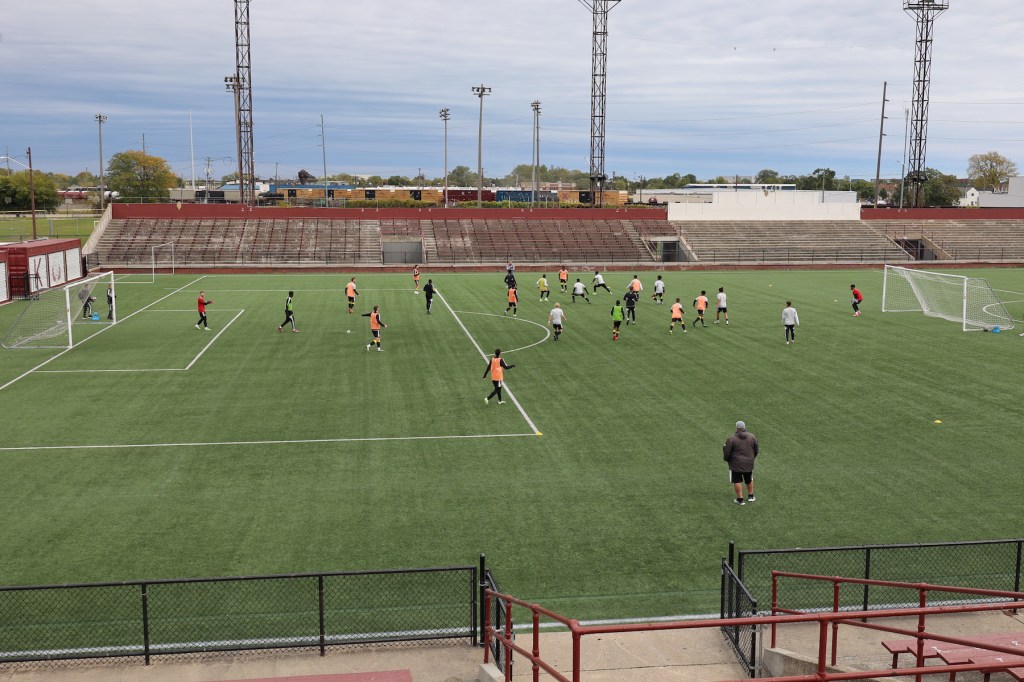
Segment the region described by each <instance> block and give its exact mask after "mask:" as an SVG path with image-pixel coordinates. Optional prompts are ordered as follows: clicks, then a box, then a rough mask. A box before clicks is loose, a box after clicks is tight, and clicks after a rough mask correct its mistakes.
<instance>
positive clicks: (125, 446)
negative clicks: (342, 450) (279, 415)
mask: <svg viewBox="0 0 1024 682" xmlns="http://www.w3.org/2000/svg"><path fill="white" fill-rule="evenodd" d="M536 435H537V434H536V433H482V434H474V435H462V436H368V437H365V438H303V439H297V440H228V441H209V442H198V443H117V444H109V445H23V446H16V447H0V452H21V451H28V450H108V449H110V450H126V449H131V448H194V447H216V446H230V445H311V444H316V443H377V442H388V441H413V440H473V439H484V438H526V437H531V436H536Z"/></svg>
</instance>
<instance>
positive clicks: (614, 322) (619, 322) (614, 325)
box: [612, 320, 622, 329]
mask: <svg viewBox="0 0 1024 682" xmlns="http://www.w3.org/2000/svg"><path fill="white" fill-rule="evenodd" d="M620 326H622V320H612V329H618V328H619V327H620Z"/></svg>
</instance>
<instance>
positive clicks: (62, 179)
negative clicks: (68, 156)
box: [46, 173, 74, 189]
mask: <svg viewBox="0 0 1024 682" xmlns="http://www.w3.org/2000/svg"><path fill="white" fill-rule="evenodd" d="M46 176H47V177H48V178H50V180H52V181H53V184H54V185H56V186H57V188H58V189H67V188H68V187H70V186H71V185H72V184H73V182H74V181H73V180H72V178H71V176H70V175H65V174H64V173H46Z"/></svg>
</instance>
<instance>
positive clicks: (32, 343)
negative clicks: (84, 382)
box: [0, 272, 117, 348]
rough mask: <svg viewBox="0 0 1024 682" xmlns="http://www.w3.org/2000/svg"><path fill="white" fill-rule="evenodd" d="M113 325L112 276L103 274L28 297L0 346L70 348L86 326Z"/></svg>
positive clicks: (115, 315)
mask: <svg viewBox="0 0 1024 682" xmlns="http://www.w3.org/2000/svg"><path fill="white" fill-rule="evenodd" d="M112 324H117V291H116V288H115V286H114V273H113V272H104V273H101V274H98V275H92V276H90V277H86V278H84V279H80V280H77V281H75V282H72V283H71V284H66V285H64V286H62V287H58V288H54V289H46V290H45V291H39V292H36V293H35V294H33V295H32V298H31V299H29V301H28V302H27V303H26V304H25V308H24V309H23V310H22V311H21V314H20V315H18V318H17V319H16V320H15V321H14V324H12V325H11V327H10V329H8V330H7V333H6V334H5V335H4V337H3V341H2V342H0V345H3V347H4V348H71V347H72V346H73V345H74V343H75V338H76V335H77V336H78V337H81V336H82V334H83V333H84V332H85V330H86V328H88V327H97V326H106V325H112Z"/></svg>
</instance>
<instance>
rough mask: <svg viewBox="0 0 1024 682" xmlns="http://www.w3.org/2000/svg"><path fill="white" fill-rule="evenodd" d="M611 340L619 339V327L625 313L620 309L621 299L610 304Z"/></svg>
mask: <svg viewBox="0 0 1024 682" xmlns="http://www.w3.org/2000/svg"><path fill="white" fill-rule="evenodd" d="M611 315H612V341H618V340H619V327H620V326H622V320H624V319H625V317H626V313H625V311H623V310H622V301H615V305H613V306H612V312H611Z"/></svg>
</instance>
